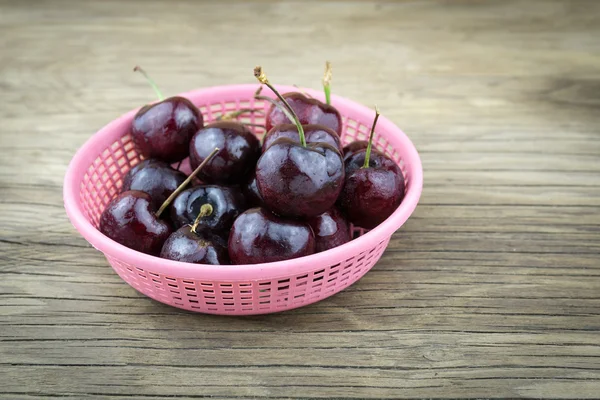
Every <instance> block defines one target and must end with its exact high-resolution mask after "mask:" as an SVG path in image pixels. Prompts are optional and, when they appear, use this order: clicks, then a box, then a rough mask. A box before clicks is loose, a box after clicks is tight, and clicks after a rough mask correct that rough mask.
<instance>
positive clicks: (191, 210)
mask: <svg viewBox="0 0 600 400" xmlns="http://www.w3.org/2000/svg"><path fill="white" fill-rule="evenodd" d="M245 209H246V207H245V200H244V197H243V195H242V193H241V192H240V190H239V189H238V188H235V187H227V186H217V185H199V186H195V187H193V188H190V189H186V190H184V191H183V192H181V193H179V195H178V196H177V197H176V198H175V200H174V201H173V203H172V204H171V210H170V215H171V221H172V222H173V224H174V226H175V227H176V228H179V227H181V226H183V225H187V224H191V223H193V222H194V221H195V220H196V218H197V217H198V214H200V212H201V211H202V214H203V215H202V217H200V219H199V220H198V227H197V229H198V230H203V229H209V230H211V231H212V232H225V231H228V230H229V229H230V228H231V225H232V224H233V221H234V220H235V219H236V218H237V216H238V215H239V214H240V213H242V212H243V211H244V210H245Z"/></svg>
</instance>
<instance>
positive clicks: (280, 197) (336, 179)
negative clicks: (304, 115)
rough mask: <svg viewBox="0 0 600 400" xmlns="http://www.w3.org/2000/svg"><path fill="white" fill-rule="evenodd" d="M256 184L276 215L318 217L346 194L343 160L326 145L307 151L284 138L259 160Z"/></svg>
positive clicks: (310, 146)
mask: <svg viewBox="0 0 600 400" xmlns="http://www.w3.org/2000/svg"><path fill="white" fill-rule="evenodd" d="M256 183H257V186H258V190H259V192H260V195H261V196H262V199H263V201H264V203H265V205H266V206H267V207H268V208H269V209H270V210H271V211H273V212H275V213H276V214H278V215H282V216H287V217H314V216H317V215H319V214H321V213H324V212H325V211H327V210H329V209H330V208H331V207H332V206H333V205H334V204H335V201H336V199H337V198H338V195H339V194H340V191H341V190H342V186H343V184H344V168H343V164H342V156H341V155H340V153H339V151H338V150H337V149H335V148H333V147H331V146H330V145H328V144H325V143H310V144H308V145H307V146H306V147H304V146H302V145H301V144H299V143H296V142H295V141H293V140H291V139H288V138H280V139H277V140H276V141H275V142H273V144H272V145H271V146H270V147H269V148H268V149H267V150H266V151H265V152H264V153H263V155H262V156H261V157H260V159H259V160H258V163H257V164H256Z"/></svg>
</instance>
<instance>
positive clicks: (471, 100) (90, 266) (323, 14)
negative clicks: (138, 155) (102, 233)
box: [0, 0, 600, 400]
mask: <svg viewBox="0 0 600 400" xmlns="http://www.w3.org/2000/svg"><path fill="white" fill-rule="evenodd" d="M0 53H1V54H2V57H0V100H1V101H2V106H1V107H0V121H2V123H1V124H0V398H1V399H7V400H25V399H26V400H30V399H55V398H73V399H98V400H116V399H119V400H124V399H129V400H131V399H136V400H138V399H140V400H158V399H161V400H162V399H165V398H173V399H201V398H211V399H248V398H255V399H276V398H287V399H324V398H329V399H387V398H390V399H392V398H394V399H397V398H412V399H416V398H435V399H442V398H552V399H575V398H577V399H581V398H597V397H598V393H600V344H599V342H598V334H599V331H600V311H599V309H600V295H599V293H600V279H599V278H600V263H599V260H600V213H599V212H598V211H599V210H600V163H599V160H600V158H599V156H600V136H599V135H598V133H599V130H598V126H600V117H599V115H598V112H597V110H598V106H600V97H599V95H598V93H600V73H599V72H598V65H600V2H594V1H585V0H575V1H568V2H567V1H559V0H551V1H537V0H536V1H524V0H510V1H488V2H472V1H458V2H445V1H441V0H427V1H420V2H414V1H385V0H381V1H372V2H366V1H365V2H353V1H341V0H340V1H320V2H303V3H298V2H288V1H281V2H273V1H266V0H265V1H258V0H257V1H249V2H241V1H233V2H228V3H223V2H196V1H193V0H178V1H172V2H163V1H158V0H150V1H144V2H142V1H137V0H132V1H128V2H122V1H121V2H119V1H116V0H107V1H102V2H76V1H73V0H52V1H43V0H34V1H30V2H13V1H10V0H0ZM326 59H329V60H331V61H332V62H333V65H334V79H333V92H334V93H336V94H339V95H341V96H345V97H348V98H351V99H353V100H356V101H358V102H360V103H363V104H366V105H372V104H378V105H379V107H380V109H381V110H382V111H383V113H384V114H385V115H386V116H387V117H388V118H390V119H391V120H392V121H394V122H395V123H397V124H398V125H399V126H400V127H401V128H402V129H403V130H404V131H405V132H406V133H407V134H408V135H409V136H410V137H411V140H412V141H413V142H414V143H415V145H416V147H417V148H418V150H419V152H420V154H421V158H422V161H423V166H424V173H425V188H424V191H423V195H422V199H421V202H420V204H419V206H418V207H417V209H416V211H415V213H414V215H413V216H412V217H411V218H410V219H409V221H408V222H407V223H406V224H405V225H404V226H403V227H402V228H401V229H399V230H398V232H396V234H395V235H394V236H393V237H392V240H391V241H390V244H389V247H388V249H387V251H386V252H385V254H384V255H383V257H382V258H381V260H380V262H379V263H378V264H377V265H376V266H375V267H374V268H373V269H372V270H371V271H370V272H369V273H368V274H367V275H365V276H364V277H363V278H362V279H361V280H360V281H359V282H357V283H356V284H354V285H352V286H351V287H350V288H348V289H347V290H345V291H343V292H342V293H339V294H338V295H336V296H333V297H331V298H329V299H327V300H324V301H322V302H319V303H316V304H313V305H310V306H306V307H303V308H300V309H297V310H293V311H290V312H286V313H281V314H273V315H267V316H253V317H247V318H223V317H218V316H211V315H198V314H193V313H189V312H185V311H181V310H178V309H174V308H171V307H168V306H165V305H163V304H160V303H157V302H156V301H154V300H151V299H149V298H147V297H144V296H143V295H141V294H139V293H138V292H136V291H135V290H134V289H132V288H131V287H129V286H128V285H127V284H125V283H124V282H123V281H121V279H120V278H119V277H118V276H117V275H116V274H115V273H114V272H113V271H112V269H111V268H110V267H109V266H108V264H107V262H106V260H105V259H104V257H103V256H102V254H101V253H99V252H97V251H96V250H95V249H93V248H92V247H91V246H90V245H89V244H88V243H87V242H86V241H85V240H84V239H83V238H82V237H81V236H79V235H78V234H77V232H76V231H75V230H74V229H73V227H72V226H71V225H70V223H69V222H68V220H67V218H66V215H65V211H64V207H63V204H62V180H63V177H64V174H65V171H66V168H67V165H68V163H69V161H70V159H71V157H72V156H73V154H74V152H75V151H76V150H77V148H79V147H80V146H81V145H82V144H83V143H84V142H85V141H86V140H87V139H88V138H89V137H90V136H91V135H92V134H93V133H94V132H96V131H97V130H98V129H99V128H101V127H102V126H104V125H106V124H107V123H108V122H110V121H111V120H113V119H114V118H116V117H117V116H119V115H121V114H123V113H125V112H126V111H128V110H130V109H133V108H136V107H139V106H140V105H142V104H144V103H146V102H148V101H151V100H152V99H153V93H152V91H151V90H150V89H149V88H148V87H147V85H146V84H145V82H144V81H143V79H142V78H141V77H140V76H137V75H136V74H133V73H132V72H131V68H132V67H133V66H134V65H136V64H141V65H143V66H144V67H145V68H146V69H147V70H148V71H150V72H151V74H152V75H153V77H154V79H155V80H156V81H157V82H158V83H159V85H160V86H161V88H162V90H163V91H164V93H166V94H169V95H170V94H175V93H179V92H183V91H187V90H191V89H193V88H198V87H206V86H213V85H221V84H230V83H249V82H254V79H253V77H252V75H251V70H252V68H253V67H254V66H255V65H256V64H262V65H263V66H264V67H265V69H266V70H267V71H268V73H269V76H270V78H271V80H272V81H273V82H277V83H288V84H298V85H302V86H308V87H315V88H318V87H319V84H320V77H321V74H322V68H323V62H324V60H326Z"/></svg>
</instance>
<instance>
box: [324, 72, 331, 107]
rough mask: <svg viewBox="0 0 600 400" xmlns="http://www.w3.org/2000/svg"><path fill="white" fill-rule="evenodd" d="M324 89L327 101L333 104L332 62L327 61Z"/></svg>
mask: <svg viewBox="0 0 600 400" xmlns="http://www.w3.org/2000/svg"><path fill="white" fill-rule="evenodd" d="M323 90H324V91H325V102H326V103H327V104H328V105H329V104H331V63H330V62H329V61H325V73H324V74H323Z"/></svg>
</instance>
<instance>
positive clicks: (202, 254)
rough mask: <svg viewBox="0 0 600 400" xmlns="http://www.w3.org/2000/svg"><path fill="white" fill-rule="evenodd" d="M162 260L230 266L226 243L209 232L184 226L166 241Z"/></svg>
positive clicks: (161, 253) (161, 254) (162, 251)
mask: <svg viewBox="0 0 600 400" xmlns="http://www.w3.org/2000/svg"><path fill="white" fill-rule="evenodd" d="M160 256H161V257H162V258H166V259H168V260H174V261H181V262H186V263H193V264H212V265H227V264H229V254H228V253H227V245H226V242H225V241H224V240H223V239H222V238H221V237H219V236H217V235H214V234H212V233H210V232H208V231H204V230H203V231H194V230H192V227H191V226H190V225H184V226H182V227H181V228H179V229H178V230H177V231H175V232H174V233H173V234H172V235H171V236H169V238H168V239H167V240H166V241H165V244H164V245H163V247H162V250H161V252H160Z"/></svg>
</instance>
